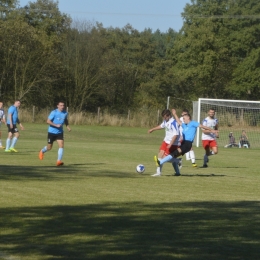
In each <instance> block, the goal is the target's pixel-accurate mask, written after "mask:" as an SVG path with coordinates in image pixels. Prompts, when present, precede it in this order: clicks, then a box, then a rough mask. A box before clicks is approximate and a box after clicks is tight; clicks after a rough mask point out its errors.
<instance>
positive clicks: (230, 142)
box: [225, 132, 238, 148]
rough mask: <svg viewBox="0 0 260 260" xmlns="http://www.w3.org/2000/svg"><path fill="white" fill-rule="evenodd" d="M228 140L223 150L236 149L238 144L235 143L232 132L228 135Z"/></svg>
mask: <svg viewBox="0 0 260 260" xmlns="http://www.w3.org/2000/svg"><path fill="white" fill-rule="evenodd" d="M228 138H229V144H227V145H226V146H225V148H232V147H238V144H237V143H236V140H235V137H234V136H233V133H232V132H230V133H229V135H228Z"/></svg>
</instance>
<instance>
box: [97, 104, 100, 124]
mask: <svg viewBox="0 0 260 260" xmlns="http://www.w3.org/2000/svg"><path fill="white" fill-rule="evenodd" d="M97 121H98V123H100V107H98V113H97Z"/></svg>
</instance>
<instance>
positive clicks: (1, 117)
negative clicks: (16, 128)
mask: <svg viewBox="0 0 260 260" xmlns="http://www.w3.org/2000/svg"><path fill="white" fill-rule="evenodd" d="M2 123H4V124H6V122H5V111H4V103H3V102H0V149H5V147H4V146H3V145H2V139H1V138H2V131H1V125H2Z"/></svg>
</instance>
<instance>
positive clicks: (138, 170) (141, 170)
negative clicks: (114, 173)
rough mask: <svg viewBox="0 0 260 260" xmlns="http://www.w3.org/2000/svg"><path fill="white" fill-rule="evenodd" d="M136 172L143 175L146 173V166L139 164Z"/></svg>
mask: <svg viewBox="0 0 260 260" xmlns="http://www.w3.org/2000/svg"><path fill="white" fill-rule="evenodd" d="M136 171H137V172H138V173H143V172H144V171H145V167H144V165H142V164H138V165H137V166H136Z"/></svg>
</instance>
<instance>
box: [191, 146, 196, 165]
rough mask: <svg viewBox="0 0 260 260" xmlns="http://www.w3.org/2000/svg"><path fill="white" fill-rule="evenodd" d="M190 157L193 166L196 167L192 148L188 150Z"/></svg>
mask: <svg viewBox="0 0 260 260" xmlns="http://www.w3.org/2000/svg"><path fill="white" fill-rule="evenodd" d="M189 154H190V159H191V163H192V166H193V167H197V164H196V161H195V153H194V151H193V149H192V148H191V150H190V152H189Z"/></svg>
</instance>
